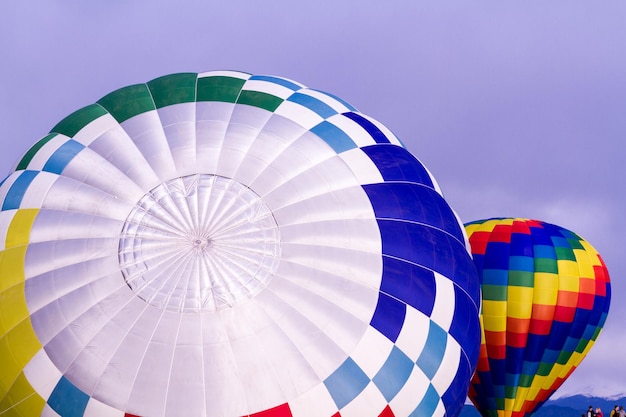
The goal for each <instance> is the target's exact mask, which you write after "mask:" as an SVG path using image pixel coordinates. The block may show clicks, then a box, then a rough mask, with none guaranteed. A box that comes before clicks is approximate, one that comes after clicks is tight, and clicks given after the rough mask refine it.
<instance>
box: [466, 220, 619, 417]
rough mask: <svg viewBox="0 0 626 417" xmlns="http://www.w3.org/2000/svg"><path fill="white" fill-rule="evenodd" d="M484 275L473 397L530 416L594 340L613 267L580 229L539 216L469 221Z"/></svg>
mask: <svg viewBox="0 0 626 417" xmlns="http://www.w3.org/2000/svg"><path fill="white" fill-rule="evenodd" d="M465 228H466V231H467V234H468V237H469V240H470V244H471V247H472V253H473V257H474V263H475V264H476V267H477V269H478V272H479V274H480V275H481V278H482V297H483V302H482V312H481V323H482V329H483V334H482V343H481V349H480V357H479V362H478V367H477V370H476V373H475V375H474V377H473V379H472V382H471V386H470V392H469V397H470V399H471V400H472V401H473V402H474V404H475V405H476V407H477V409H478V410H479V411H480V413H481V414H482V415H483V416H485V417H487V416H490V417H491V416H494V417H495V416H498V417H523V416H530V415H532V413H533V412H534V411H536V410H537V408H538V407H540V406H541V405H542V404H543V403H544V402H545V401H546V400H547V399H548V398H549V397H550V395H551V394H552V393H553V392H554V391H555V390H556V389H557V388H558V387H559V386H560V385H561V384H562V383H563V382H564V381H565V379H566V378H567V377H568V376H569V375H570V374H571V373H572V372H573V371H574V369H576V367H577V366H578V364H580V362H581V361H582V360H583V358H584V357H585V355H586V354H587V353H588V352H589V350H590V349H591V347H592V346H593V344H594V342H595V340H596V338H597V337H598V334H599V333H600V331H601V329H602V326H603V324H604V321H605V319H606V315H607V312H608V309H609V302H610V296H611V288H610V283H609V274H608V271H607V268H606V266H605V265H604V263H603V261H602V258H601V257H600V255H599V254H598V252H596V250H595V249H594V248H593V247H592V246H591V245H590V244H589V243H588V242H586V241H585V240H584V239H582V238H580V237H579V236H578V235H576V234H575V233H573V232H571V231H569V230H566V229H564V228H562V227H559V226H555V225H553V224H549V223H545V222H542V221H537V220H528V219H519V218H516V219H513V218H500V219H489V220H479V221H475V222H472V223H468V224H466V225H465Z"/></svg>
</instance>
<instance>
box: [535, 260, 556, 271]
mask: <svg viewBox="0 0 626 417" xmlns="http://www.w3.org/2000/svg"><path fill="white" fill-rule="evenodd" d="M535 272H549V273H551V274H557V273H558V272H559V268H558V267H557V264H556V259H551V258H535Z"/></svg>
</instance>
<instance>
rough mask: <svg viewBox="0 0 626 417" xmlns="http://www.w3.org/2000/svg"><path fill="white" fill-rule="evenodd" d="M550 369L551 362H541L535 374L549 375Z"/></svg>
mask: <svg viewBox="0 0 626 417" xmlns="http://www.w3.org/2000/svg"><path fill="white" fill-rule="evenodd" d="M551 370H552V364H551V363H545V362H541V363H540V364H539V367H538V368H537V375H539V376H548V375H550V371H551Z"/></svg>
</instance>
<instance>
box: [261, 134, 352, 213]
mask: <svg viewBox="0 0 626 417" xmlns="http://www.w3.org/2000/svg"><path fill="white" fill-rule="evenodd" d="M311 136H312V134H311V133H305V135H303V136H301V137H299V138H298V139H296V140H294V141H292V142H291V143H290V144H289V146H288V147H286V148H285V149H284V150H283V151H282V152H281V153H280V154H279V155H276V157H275V158H274V159H273V160H272V164H271V165H270V166H269V167H268V168H269V169H267V170H265V171H263V172H262V173H261V174H260V175H259V176H258V177H257V178H256V179H255V180H254V182H252V183H251V184H250V188H252V189H253V190H254V191H255V192H256V193H257V194H259V195H260V196H261V197H263V198H266V197H267V195H268V194H270V193H271V192H273V191H274V190H275V189H277V188H280V187H281V186H284V185H285V183H287V184H288V185H291V184H289V183H290V182H291V181H292V180H293V179H294V178H296V177H298V176H299V175H302V174H305V173H309V174H308V175H310V176H313V177H314V178H319V177H322V178H319V180H320V181H321V180H322V179H323V178H324V177H325V176H327V174H323V173H320V172H319V171H320V170H321V169H322V168H320V166H319V165H320V164H321V163H322V162H324V161H327V160H329V159H332V160H334V162H333V163H334V164H341V165H343V164H342V163H341V160H340V158H338V157H337V155H336V154H335V152H334V151H333V150H332V149H331V148H330V147H329V146H328V145H326V144H325V143H321V142H320V141H316V143H314V144H312V143H311ZM313 168H314V169H313ZM310 171H313V172H310ZM343 180H344V181H345V179H343ZM334 181H341V180H340V179H338V178H337V179H334ZM297 185H298V184H296V185H291V187H292V188H293V187H294V186H297ZM320 185H322V184H320ZM297 191H299V192H305V191H306V190H297ZM268 204H269V203H268ZM269 205H270V207H271V208H273V209H275V208H277V207H280V206H276V205H273V204H269Z"/></svg>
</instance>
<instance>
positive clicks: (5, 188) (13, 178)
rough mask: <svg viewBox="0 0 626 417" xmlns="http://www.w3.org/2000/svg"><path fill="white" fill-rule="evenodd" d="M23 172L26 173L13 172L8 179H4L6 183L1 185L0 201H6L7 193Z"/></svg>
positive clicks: (3, 182)
mask: <svg viewBox="0 0 626 417" xmlns="http://www.w3.org/2000/svg"><path fill="white" fill-rule="evenodd" d="M23 172H24V171H17V172H12V173H11V174H9V176H8V177H6V178H5V179H4V181H2V185H0V199H2V200H1V201H4V200H5V198H6V196H7V193H8V192H9V190H10V189H11V186H12V185H13V184H14V183H15V181H16V180H17V179H18V178H19V177H20V175H21V174H22V173H23ZM38 175H40V174H38ZM0 207H1V206H0Z"/></svg>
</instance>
